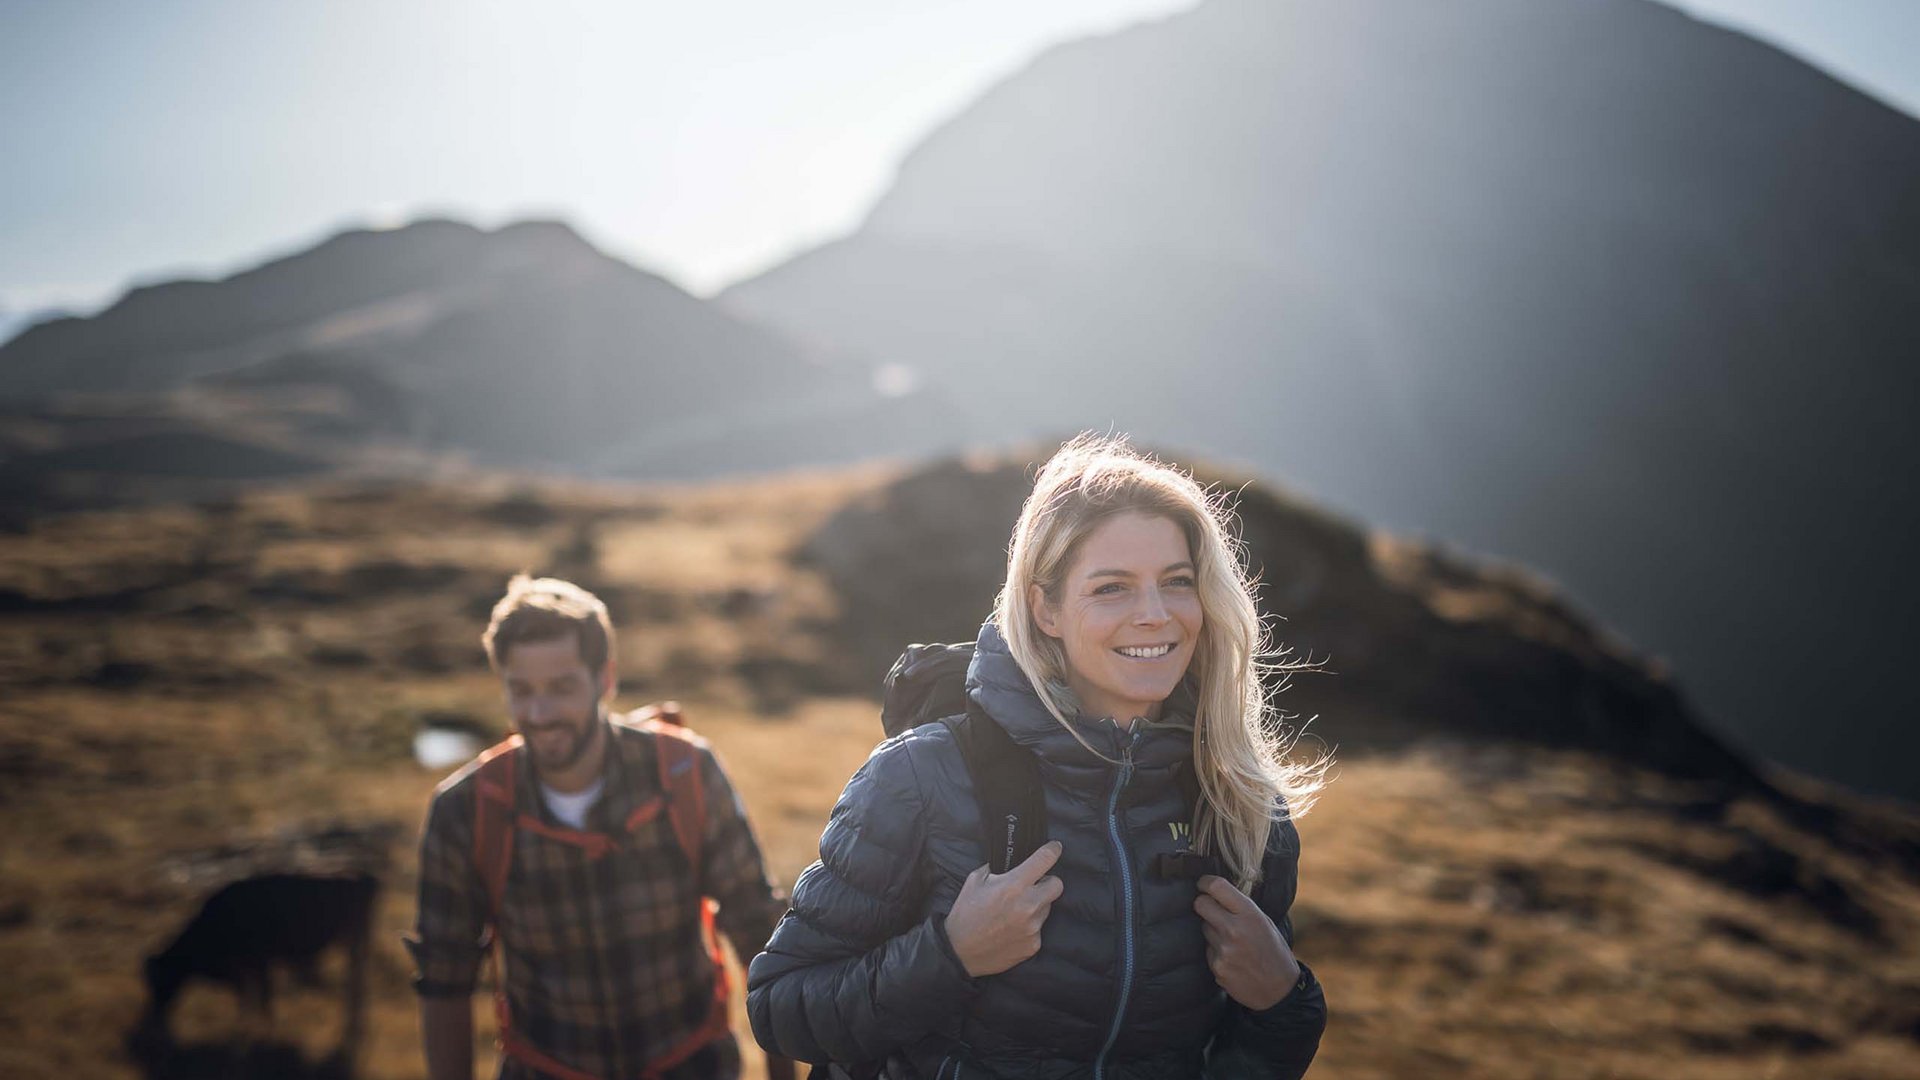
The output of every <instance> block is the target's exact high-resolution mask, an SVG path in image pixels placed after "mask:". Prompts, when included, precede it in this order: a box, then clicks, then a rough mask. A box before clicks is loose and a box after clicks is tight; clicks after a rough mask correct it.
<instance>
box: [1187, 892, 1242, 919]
mask: <svg viewBox="0 0 1920 1080" xmlns="http://www.w3.org/2000/svg"><path fill="white" fill-rule="evenodd" d="M1193 910H1194V911H1195V912H1197V913H1198V914H1199V916H1200V918H1201V920H1202V921H1203V922H1205V923H1206V925H1208V926H1217V927H1221V928H1225V927H1226V925H1227V924H1228V923H1230V922H1232V921H1233V914H1232V913H1231V912H1229V911H1228V910H1227V909H1226V908H1225V907H1224V906H1222V905H1221V903H1220V901H1218V900H1215V899H1214V898H1213V897H1211V896H1209V895H1208V894H1206V893H1201V894H1200V895H1199V896H1198V897H1195V898H1194V901H1193Z"/></svg>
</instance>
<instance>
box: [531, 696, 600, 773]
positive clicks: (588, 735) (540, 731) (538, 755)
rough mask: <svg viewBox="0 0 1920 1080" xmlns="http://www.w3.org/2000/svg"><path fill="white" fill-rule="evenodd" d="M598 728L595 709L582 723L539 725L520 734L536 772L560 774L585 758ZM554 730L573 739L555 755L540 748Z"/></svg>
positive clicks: (598, 716) (597, 717)
mask: <svg viewBox="0 0 1920 1080" xmlns="http://www.w3.org/2000/svg"><path fill="white" fill-rule="evenodd" d="M600 726H601V725H600V710H599V709H597V708H596V709H595V710H594V711H593V713H592V715H590V716H588V717H587V719H586V720H585V721H584V722H580V723H573V722H565V723H556V724H541V725H540V726H539V727H536V728H534V729H533V730H532V731H523V732H521V733H520V734H521V738H523V739H524V740H525V741H526V744H527V748H528V749H529V750H531V751H532V753H533V765H534V768H535V769H536V770H537V771H540V772H561V771H563V770H565V769H569V768H572V767H573V766H574V765H575V764H576V763H578V762H579V760H580V759H581V758H582V757H585V756H586V753H587V751H588V750H591V749H592V748H593V740H594V738H595V735H594V732H596V731H597V730H599V728H600ZM555 730H563V731H565V732H566V733H567V734H569V735H571V736H573V738H572V739H571V740H570V741H569V742H568V743H567V744H566V745H565V746H563V747H561V749H560V750H559V752H557V753H553V752H548V751H545V750H543V749H542V747H543V746H544V745H545V744H546V742H547V739H546V736H547V735H548V734H549V733H550V732H552V731H555Z"/></svg>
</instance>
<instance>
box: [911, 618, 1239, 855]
mask: <svg viewBox="0 0 1920 1080" xmlns="http://www.w3.org/2000/svg"><path fill="white" fill-rule="evenodd" d="M972 663H973V643H972V642H966V643H961V644H952V645H909V646H907V651H906V652H903V653H901V654H900V659H898V660H895V661H894V662H893V667H892V668H891V669H890V670H888V672H887V678H886V681H885V682H884V683H883V684H882V685H883V686H884V688H885V694H884V697H883V699H882V703H881V706H880V726H881V729H882V730H883V731H884V732H885V733H886V735H887V737H888V738H892V737H893V736H895V735H898V734H900V733H901V732H903V731H908V730H911V729H912V728H915V727H918V726H920V725H921V724H926V723H931V722H934V721H938V722H939V723H941V724H944V725H946V727H947V729H948V730H949V731H951V732H953V738H954V742H955V743H957V744H958V745H959V747H960V755H961V757H962V758H963V759H964V760H965V761H966V764H967V775H968V776H969V777H971V778H972V780H973V794H974V798H975V799H976V800H977V801H978V803H979V807H980V827H981V836H980V847H981V850H982V851H984V852H986V854H987V864H988V869H989V870H990V871H992V872H993V873H996V874H1004V873H1006V872H1007V871H1009V870H1011V869H1013V868H1014V867H1016V866H1018V865H1020V864H1021V863H1023V862H1025V861H1026V860H1027V857H1028V856H1030V855H1032V854H1033V853H1034V851H1036V850H1037V849H1038V848H1039V847H1040V845H1041V844H1044V843H1046V842H1047V807H1046V800H1045V798H1044V796H1043V792H1042V788H1041V780H1040V763H1039V762H1038V761H1037V760H1035V758H1034V756H1033V755H1032V754H1031V753H1028V752H1027V751H1026V750H1025V749H1023V748H1022V747H1021V746H1020V744H1019V743H1016V742H1014V741H1013V736H1011V735H1009V734H1007V729H1006V728H1003V727H1001V726H1000V725H999V724H998V723H997V722H995V720H994V719H993V718H992V717H990V716H988V715H986V714H985V713H983V712H981V711H980V709H979V707H978V706H976V705H974V704H973V702H972V701H971V700H970V699H969V698H968V697H967V668H968V666H969V665H971V664H972ZM1174 780H1175V782H1176V783H1178V784H1179V785H1180V792H1181V794H1182V795H1183V796H1184V797H1185V799H1186V802H1187V805H1188V806H1189V807H1196V808H1197V807H1198V806H1199V805H1200V798H1201V795H1200V779H1199V777H1198V776H1196V775H1195V774H1194V771H1193V763H1192V761H1186V762H1183V763H1182V764H1181V766H1180V769H1179V771H1178V772H1176V773H1175V774H1174ZM1147 872H1148V873H1149V874H1151V875H1153V876H1154V877H1156V878H1162V879H1169V878H1184V879H1188V880H1191V879H1194V878H1198V877H1200V876H1201V875H1202V874H1220V873H1222V867H1221V863H1220V860H1219V859H1218V858H1216V857H1215V856H1212V855H1199V854H1195V853H1193V852H1190V851H1181V852H1174V853H1172V854H1160V855H1156V856H1154V858H1153V861H1152V863H1151V864H1150V865H1149V866H1148V867H1147Z"/></svg>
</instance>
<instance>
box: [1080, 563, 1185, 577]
mask: <svg viewBox="0 0 1920 1080" xmlns="http://www.w3.org/2000/svg"><path fill="white" fill-rule="evenodd" d="M1191 569H1193V564H1192V563H1190V562H1187V561H1185V560H1182V561H1180V562H1177V563H1168V564H1167V566H1166V569H1164V570H1162V571H1160V572H1161V573H1163V574H1171V573H1173V572H1174V571H1175V570H1191ZM1087 576H1088V577H1089V578H1097V577H1117V578H1130V577H1137V576H1138V575H1136V574H1135V573H1134V572H1133V571H1131V570H1120V569H1117V568H1116V569H1112V570H1094V571H1091V572H1090V573H1088V574H1087Z"/></svg>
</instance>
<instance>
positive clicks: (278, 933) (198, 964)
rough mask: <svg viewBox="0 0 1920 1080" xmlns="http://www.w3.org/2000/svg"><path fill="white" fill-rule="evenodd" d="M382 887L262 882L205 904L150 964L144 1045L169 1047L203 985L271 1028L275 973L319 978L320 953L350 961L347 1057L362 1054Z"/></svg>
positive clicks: (299, 879)
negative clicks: (191, 983)
mask: <svg viewBox="0 0 1920 1080" xmlns="http://www.w3.org/2000/svg"><path fill="white" fill-rule="evenodd" d="M379 892H380V881H379V879H378V878H376V877H374V876H373V875H371V874H364V873H363V874H344V875H335V876H321V875H311V874H261V875H259V876H257V877H249V878H242V879H240V880H239V881H235V882H233V883H232V884H230V885H227V886H226V887H224V888H222V889H221V890H220V891H219V892H216V893H214V894H213V895H212V896H210V897H208V898H207V902H206V903H205V904H202V905H201V907H200V911H199V913H198V914H196V915H195V916H194V917H193V919H192V920H191V921H190V922H188V923H187V925H186V928H185V929H183V930H181V931H180V934H179V936H178V937H176V938H174V939H173V943H172V944H171V945H168V946H167V947H166V949H164V950H163V951H161V952H158V953H155V954H154V955H152V956H149V957H148V958H147V965H146V975H147V991H148V994H149V995H150V996H149V999H148V1003H147V1012H146V1015H145V1016H144V1017H143V1018H142V1020H141V1024H140V1027H139V1028H138V1029H137V1030H136V1037H137V1038H139V1039H142V1040H145V1041H153V1040H161V1041H167V1042H170V1041H171V1039H170V1037H169V1033H168V1024H167V1018H168V1014H169V1013H170V1012H171V1011H172V1009H173V1003H174V1000H175V998H176V997H177V996H178V995H179V993H180V988H181V987H182V986H183V985H185V984H186V982H187V981H188V980H189V979H193V978H203V979H209V980H212V981H215V982H222V983H225V984H227V985H228V986H229V987H230V988H232V990H233V992H234V994H235V995H236V996H237V997H238V998H239V999H240V1001H241V1003H242V1005H243V1006H250V1007H251V1010H252V1011H253V1012H254V1013H255V1014H256V1015H257V1016H258V1017H259V1018H261V1019H263V1020H265V1021H266V1022H267V1023H268V1024H271V1022H272V1016H273V979H272V975H271V968H272V966H273V965H275V964H279V965H282V966H285V967H289V968H292V969H293V970H294V971H295V972H296V973H298V974H300V975H303V976H306V977H307V978H308V979H309V980H311V979H312V977H313V975H314V973H315V971H316V968H317V964H318V960H319V956H320V953H321V952H322V951H323V950H325V949H326V948H327V947H328V946H330V945H339V946H341V947H342V948H344V949H345V950H346V953H347V979H346V994H345V1008H346V1022H345V1028H344V1033H343V1035H342V1038H341V1047H342V1049H343V1050H346V1051H348V1052H351V1051H352V1050H353V1049H354V1048H355V1047H357V1046H358V1044H359V1041H360V1035H361V1020H362V1014H363V1012H364V1009H365V1004H366V974H367V949H368V946H369V944H370V943H371V939H372V930H373V910H374V900H375V898H376V897H377V896H378V895H379Z"/></svg>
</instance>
